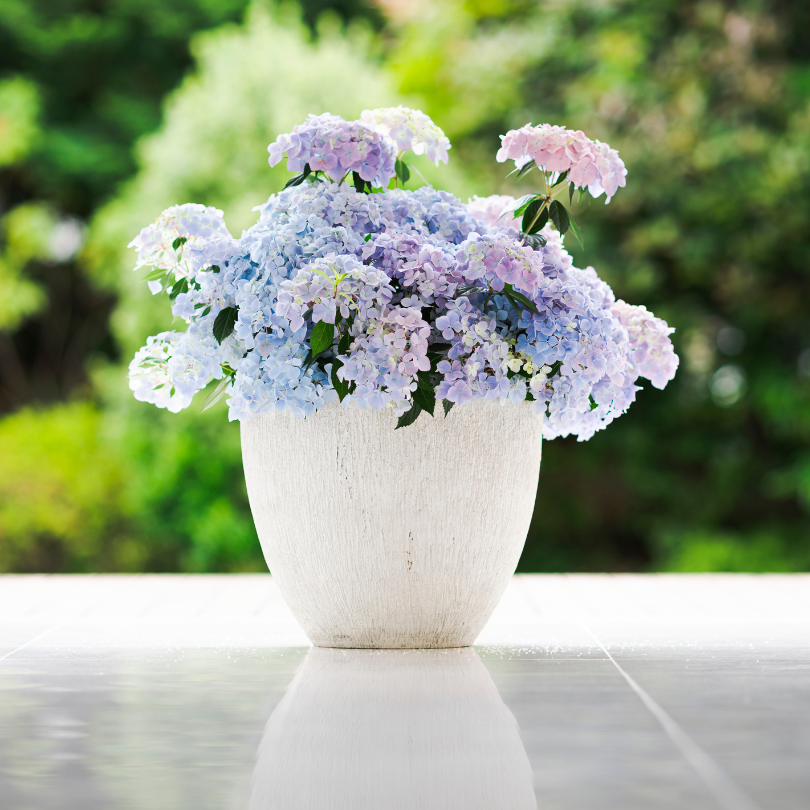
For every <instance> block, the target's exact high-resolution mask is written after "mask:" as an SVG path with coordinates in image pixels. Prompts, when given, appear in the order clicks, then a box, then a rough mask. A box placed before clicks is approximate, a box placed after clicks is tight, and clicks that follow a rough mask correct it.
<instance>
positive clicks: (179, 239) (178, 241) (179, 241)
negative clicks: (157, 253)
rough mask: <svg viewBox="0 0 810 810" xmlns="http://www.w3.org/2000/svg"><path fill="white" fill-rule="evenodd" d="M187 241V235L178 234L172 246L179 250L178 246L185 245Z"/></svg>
mask: <svg viewBox="0 0 810 810" xmlns="http://www.w3.org/2000/svg"><path fill="white" fill-rule="evenodd" d="M186 242H188V239H186V237H185V236H178V237H177V239H175V240H174V242H172V247H173V248H174V249H175V250H177V248H179V247H180V245H185V244H186Z"/></svg>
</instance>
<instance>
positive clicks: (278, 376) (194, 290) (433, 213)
mask: <svg viewBox="0 0 810 810" xmlns="http://www.w3.org/2000/svg"><path fill="white" fill-rule="evenodd" d="M449 149H450V142H449V141H448V140H447V138H446V136H445V135H444V133H443V132H442V131H441V130H440V129H439V128H438V127H437V126H436V125H435V124H434V123H433V122H432V121H431V120H430V119H429V118H428V117H427V116H426V115H424V113H422V112H420V111H418V110H410V109H408V108H405V107H396V108H391V109H378V110H367V111H365V112H363V113H362V115H361V118H360V119H358V120H356V121H345V120H344V119H342V118H340V117H338V116H335V115H330V114H328V113H327V114H324V115H320V116H310V117H309V118H308V119H307V120H306V121H305V122H304V123H303V124H301V125H299V126H297V127H295V128H294V129H293V131H292V132H291V133H289V134H286V135H281V136H279V137H278V139H277V140H276V141H275V142H274V143H272V144H271V145H270V146H269V147H268V151H269V153H270V158H269V161H270V164H271V165H276V164H277V163H279V162H280V161H281V160H283V159H285V158H286V160H287V167H288V168H289V169H290V170H291V171H294V172H295V175H294V176H293V177H292V178H291V179H290V181H289V182H288V183H287V187H286V188H285V189H284V190H282V191H281V192H279V193H278V194H274V195H273V196H271V197H270V199H269V200H268V201H267V202H266V203H265V204H263V205H260V206H258V207H257V208H256V209H255V210H257V211H258V212H259V218H258V222H257V223H256V224H255V225H253V226H252V227H251V228H249V229H248V230H246V231H245V232H244V233H243V234H242V236H241V237H240V238H238V239H237V238H234V237H232V236H231V234H230V233H229V232H228V230H227V228H226V227H225V223H224V221H223V217H222V212H221V211H219V210H217V209H214V208H206V207H204V206H201V205H194V204H188V205H181V206H174V207H172V208H170V209H168V210H167V211H165V212H164V213H163V214H162V215H161V216H160V218H159V219H158V220H157V222H156V223H154V224H153V225H150V226H149V227H147V228H145V229H144V230H143V231H141V233H140V234H139V235H138V236H137V237H136V238H135V239H134V240H133V242H132V243H131V245H130V246H131V247H134V248H135V249H136V250H137V253H138V262H137V266H136V269H137V268H140V267H142V266H144V265H149V266H151V267H153V268H154V269H153V270H152V271H151V272H150V273H149V274H148V275H147V277H146V280H147V283H148V284H149V285H150V289H151V290H152V292H153V293H154V294H160V293H164V292H165V293H167V294H168V297H169V299H170V302H171V307H172V313H173V315H174V316H176V317H177V318H180V319H182V320H183V321H185V322H186V323H187V324H188V329H187V330H186V331H185V332H163V333H161V334H159V335H157V336H156V337H153V338H150V339H149V341H148V342H147V345H146V346H145V347H144V348H143V349H141V350H139V351H138V352H137V354H136V355H135V358H134V359H133V361H132V363H131V364H130V387H131V388H132V390H133V391H134V393H135V396H136V397H137V398H138V399H140V400H144V401H147V402H153V403H154V404H156V405H157V406H158V407H166V408H168V409H169V410H173V411H177V410H180V409H182V408H185V407H187V406H188V405H189V404H190V402H191V400H192V398H193V396H194V394H195V393H196V392H198V391H200V390H202V389H203V388H205V387H206V386H207V385H208V384H209V383H210V382H212V381H215V380H219V384H218V385H217V386H216V388H215V390H214V392H213V393H212V394H211V395H210V396H209V398H208V402H207V404H206V406H208V405H210V404H213V402H214V401H216V399H217V398H218V397H220V396H223V395H227V397H228V400H227V401H228V406H229V412H230V418H231V419H232V420H233V419H237V420H246V419H250V418H251V417H252V416H253V415H254V414H259V413H264V412H266V411H270V410H289V411H291V412H292V413H293V414H295V415H296V416H301V417H305V416H309V415H312V414H313V413H315V412H316V411H317V410H318V409H319V408H321V407H323V406H324V405H325V404H326V403H327V402H340V403H342V404H343V406H344V407H360V408H374V409H383V408H390V409H392V410H393V412H394V414H395V415H396V416H397V417H398V423H397V427H403V426H406V425H409V424H411V423H412V422H413V421H414V420H415V419H416V418H417V417H419V415H420V414H421V413H422V411H427V412H428V414H430V415H432V414H433V413H434V409H435V407H436V404H437V400H440V401H441V402H442V407H443V408H444V410H445V413H447V412H449V410H450V408H452V407H453V406H454V405H464V404H466V403H468V402H472V401H474V400H498V401H500V402H501V403H513V404H515V405H519V404H521V403H523V402H524V401H529V402H532V403H533V404H534V405H533V406H534V408H535V410H536V412H537V413H538V415H539V416H540V417H541V418H543V420H544V428H543V430H544V436H545V437H546V438H554V437H556V436H566V435H569V434H573V435H576V436H577V437H578V438H579V439H580V440H584V439H588V438H590V437H591V436H592V435H593V434H594V432H595V431H597V430H599V429H601V428H603V427H605V426H606V425H607V424H609V423H610V422H611V421H612V420H613V419H615V418H616V417H617V416H619V415H620V414H622V413H624V411H625V410H627V408H628V407H629V405H630V404H631V403H632V402H633V400H634V398H635V394H636V391H638V390H639V388H638V386H637V385H636V382H637V380H638V378H639V377H646V378H647V379H649V380H650V381H651V382H652V384H653V385H654V386H656V387H658V388H663V386H664V385H666V383H667V382H668V381H669V380H671V379H672V377H673V376H674V374H675V371H676V369H677V366H678V358H677V356H676V355H675V353H674V351H673V349H672V344H671V342H670V339H669V333H670V332H671V331H672V330H671V329H669V328H668V327H667V325H666V323H664V322H663V321H662V320H660V319H658V318H655V317H654V316H653V315H652V314H651V313H649V312H647V310H646V309H644V308H643V307H634V306H632V305H630V304H626V303H624V302H622V301H616V300H615V298H614V296H613V293H612V291H611V290H610V288H609V287H608V286H607V285H606V284H605V283H604V282H603V281H601V280H600V279H599V278H598V277H597V275H596V273H595V271H594V270H593V268H587V269H585V270H580V269H578V268H576V267H574V266H573V263H572V261H571V257H570V256H569V254H568V253H567V252H566V251H565V249H564V247H563V236H564V234H565V233H566V232H567V231H568V230H569V229H575V228H576V226H575V224H574V223H573V220H572V219H571V217H570V214H569V213H568V211H567V209H566V208H565V207H564V205H563V203H562V202H561V201H560V200H558V199H557V197H558V196H560V195H561V194H562V192H563V191H565V190H566V189H567V190H569V194H570V195H573V193H574V190H575V189H577V188H579V189H585V188H587V189H588V190H589V191H590V192H591V193H592V194H594V195H595V196H596V195H599V194H601V193H602V192H605V193H606V196H607V198H608V200H609V199H610V197H612V196H613V194H615V193H616V191H617V189H618V187H620V186H623V185H624V182H625V180H624V177H625V175H626V170H625V168H624V164H623V163H622V162H621V160H620V158H619V156H618V154H617V153H616V152H615V150H612V149H610V147H608V146H607V145H606V144H600V143H598V142H592V141H589V140H588V139H587V138H585V136H584V135H583V134H582V133H581V132H571V131H569V130H564V129H562V128H560V127H549V126H548V125H545V126H542V127H531V126H526V127H523V128H522V129H520V130H517V131H513V132H510V133H508V134H507V135H505V136H503V147H502V149H501V150H500V151H499V153H498V159H499V160H506V159H512V160H514V161H515V165H516V169H515V170H516V171H517V172H518V173H519V174H521V175H525V174H527V173H528V172H529V171H530V170H531V169H536V170H537V171H538V173H539V176H541V177H542V179H543V190H542V191H540V192H538V193H536V194H531V195H526V196H525V197H524V198H522V199H521V200H514V199H512V198H510V197H491V198H483V199H482V198H478V197H476V198H473V199H472V200H470V202H469V203H467V204H466V205H465V204H462V203H461V202H460V201H459V200H457V199H456V198H455V197H453V196H452V195H451V194H449V193H447V192H444V191H438V190H436V189H434V188H432V187H430V186H423V187H422V188H419V189H417V190H415V191H411V190H407V189H406V188H405V185H406V184H407V182H408V180H409V178H410V168H409V166H408V164H407V163H406V162H405V161H404V156H405V154H406V152H407V151H408V150H410V151H412V152H414V153H416V154H426V155H427V156H428V157H429V158H430V159H431V160H433V161H434V162H436V163H438V162H439V161H444V162H446V161H447V157H448V154H447V153H448V150H449ZM521 215H522V220H518V217H520V216H521ZM552 226H553V227H552Z"/></svg>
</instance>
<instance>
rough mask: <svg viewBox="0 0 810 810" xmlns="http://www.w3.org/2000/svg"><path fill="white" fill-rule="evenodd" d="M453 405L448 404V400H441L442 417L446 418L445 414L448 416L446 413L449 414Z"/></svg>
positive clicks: (453, 403)
mask: <svg viewBox="0 0 810 810" xmlns="http://www.w3.org/2000/svg"><path fill="white" fill-rule="evenodd" d="M455 404H456V403H455V402H450V400H449V399H443V400H442V407H443V408H444V415H445V416H447V414H448V413H450V409H451V408H452V407H453V405H455Z"/></svg>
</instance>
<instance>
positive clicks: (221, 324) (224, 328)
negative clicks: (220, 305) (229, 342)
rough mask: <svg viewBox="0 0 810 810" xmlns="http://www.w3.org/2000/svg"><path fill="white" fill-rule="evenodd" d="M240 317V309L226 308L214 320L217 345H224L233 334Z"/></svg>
mask: <svg viewBox="0 0 810 810" xmlns="http://www.w3.org/2000/svg"><path fill="white" fill-rule="evenodd" d="M238 317H239V308H238V307H225V309H223V310H222V312H220V313H219V315H217V317H216V318H215V319H214V337H215V338H216V339H217V343H222V341H223V340H225V338H226V337H228V336H229V335H230V334H231V333H232V332H233V327H234V324H235V323H236V319H237V318H238Z"/></svg>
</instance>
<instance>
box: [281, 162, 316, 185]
mask: <svg viewBox="0 0 810 810" xmlns="http://www.w3.org/2000/svg"><path fill="white" fill-rule="evenodd" d="M311 174H312V169H311V168H310V166H309V163H307V164H306V165H305V166H304V171H302V172H301V174H296V175H295V177H291V178H290V179H289V180H288V181H287V182H286V183H285V184H284V188H292V187H293V186H300V185H301V183H303V182H304V180H306V179H307V177H309V176H310V175H311Z"/></svg>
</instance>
